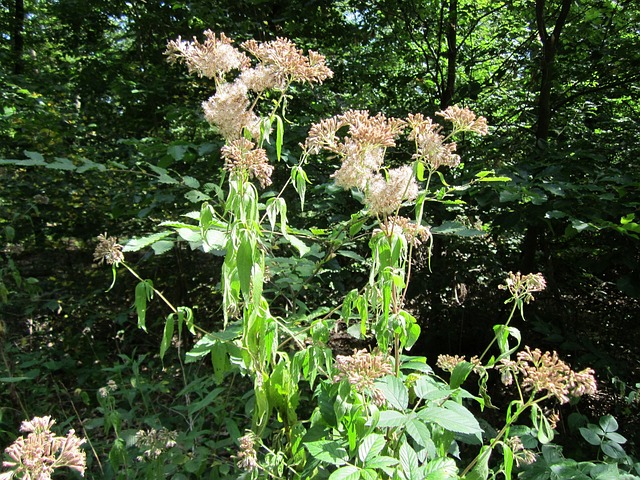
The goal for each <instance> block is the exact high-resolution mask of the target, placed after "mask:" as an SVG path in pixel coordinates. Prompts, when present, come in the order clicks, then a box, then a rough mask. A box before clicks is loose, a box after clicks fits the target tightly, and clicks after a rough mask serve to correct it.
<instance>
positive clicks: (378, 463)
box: [365, 455, 399, 468]
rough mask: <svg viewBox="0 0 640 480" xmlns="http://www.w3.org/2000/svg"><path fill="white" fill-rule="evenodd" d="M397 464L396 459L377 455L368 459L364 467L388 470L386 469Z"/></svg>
mask: <svg viewBox="0 0 640 480" xmlns="http://www.w3.org/2000/svg"><path fill="white" fill-rule="evenodd" d="M398 463H399V460H398V459H396V458H392V457H387V456H384V455H379V456H376V457H372V458H370V459H369V460H368V461H367V463H366V464H365V466H366V467H367V468H388V467H393V466H394V465H397V464H398Z"/></svg>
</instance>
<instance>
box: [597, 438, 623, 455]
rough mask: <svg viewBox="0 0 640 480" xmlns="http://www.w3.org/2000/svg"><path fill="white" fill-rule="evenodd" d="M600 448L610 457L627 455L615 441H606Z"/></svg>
mask: <svg viewBox="0 0 640 480" xmlns="http://www.w3.org/2000/svg"><path fill="white" fill-rule="evenodd" d="M600 448H601V449H602V451H603V452H604V454H605V455H607V456H608V457H611V458H625V457H626V456H627V454H626V453H625V452H624V449H623V448H622V447H621V446H620V445H619V444H618V443H616V442H610V441H606V442H604V443H603V444H602V445H600Z"/></svg>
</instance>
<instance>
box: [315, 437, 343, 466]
mask: <svg viewBox="0 0 640 480" xmlns="http://www.w3.org/2000/svg"><path fill="white" fill-rule="evenodd" d="M304 446H305V447H306V449H307V450H308V451H309V454H310V455H311V456H312V457H313V458H315V459H316V460H319V461H321V462H324V463H329V464H331V465H343V464H344V463H345V462H346V459H347V458H349V454H348V453H347V451H346V450H345V448H344V447H343V446H342V445H341V444H340V443H338V442H336V441H335V440H318V441H315V442H307V443H305V445H304Z"/></svg>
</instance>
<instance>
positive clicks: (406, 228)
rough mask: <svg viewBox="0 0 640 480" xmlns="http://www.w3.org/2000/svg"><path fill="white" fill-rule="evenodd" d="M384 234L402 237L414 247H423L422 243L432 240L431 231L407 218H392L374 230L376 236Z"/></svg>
mask: <svg viewBox="0 0 640 480" xmlns="http://www.w3.org/2000/svg"><path fill="white" fill-rule="evenodd" d="M378 232H382V233H384V234H385V235H387V236H391V235H393V234H396V235H402V236H404V237H405V238H406V239H407V243H408V244H410V245H413V246H418V245H421V244H422V242H424V241H426V240H429V239H430V238H431V230H429V227H426V226H424V225H418V224H416V223H414V222H412V221H411V220H409V219H408V218H406V217H400V216H390V217H388V218H387V219H386V221H384V222H382V223H381V224H380V229H376V230H374V232H373V234H374V235H375V234H376V233H378Z"/></svg>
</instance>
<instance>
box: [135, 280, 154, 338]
mask: <svg viewBox="0 0 640 480" xmlns="http://www.w3.org/2000/svg"><path fill="white" fill-rule="evenodd" d="M135 297H136V300H135V305H136V312H137V313H138V328H141V329H142V330H144V331H145V332H146V331H147V325H146V319H147V302H148V301H149V300H151V299H152V298H153V282H152V281H151V280H143V281H141V282H140V283H138V285H136V295H135Z"/></svg>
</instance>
